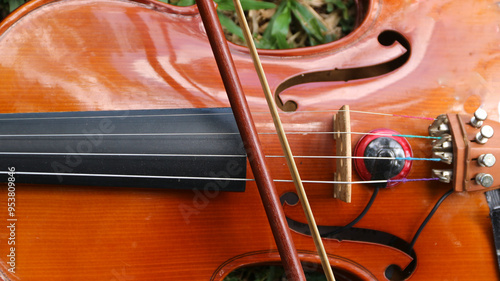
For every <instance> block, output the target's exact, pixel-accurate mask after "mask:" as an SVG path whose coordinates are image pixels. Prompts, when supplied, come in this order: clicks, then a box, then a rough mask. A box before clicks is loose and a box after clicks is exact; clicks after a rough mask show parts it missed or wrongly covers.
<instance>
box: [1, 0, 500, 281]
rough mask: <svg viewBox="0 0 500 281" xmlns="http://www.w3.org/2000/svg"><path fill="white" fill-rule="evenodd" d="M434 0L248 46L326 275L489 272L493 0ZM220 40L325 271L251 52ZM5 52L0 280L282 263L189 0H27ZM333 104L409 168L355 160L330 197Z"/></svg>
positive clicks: (412, 276) (161, 273)
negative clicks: (319, 35)
mask: <svg viewBox="0 0 500 281" xmlns="http://www.w3.org/2000/svg"><path fill="white" fill-rule="evenodd" d="M434 2H435V1H434ZM434 2H432V1H425V2H414V3H409V2H408V3H406V2H404V3H403V2H401V1H393V0H386V1H378V0H370V1H368V0H366V1H359V3H358V5H359V8H358V11H361V12H362V15H363V16H362V18H363V20H362V21H361V23H360V24H359V26H358V27H357V28H356V29H355V30H354V31H353V32H352V33H351V34H349V35H348V36H346V37H345V38H342V39H341V40H338V41H335V42H332V43H329V44H325V45H320V46H315V47H308V48H303V49H291V50H282V51H273V50H260V51H259V53H260V55H261V60H262V64H263V68H264V69H265V70H266V74H267V77H268V80H269V83H270V87H271V90H272V92H273V94H274V99H275V101H276V103H277V105H278V107H279V108H280V110H281V113H280V115H281V118H282V121H283V125H284V129H285V131H286V133H287V134H288V139H289V142H290V146H291V148H292V150H293V152H294V155H295V157H296V158H295V162H296V164H297V166H298V170H299V172H300V174H301V177H302V178H303V179H304V185H305V189H306V191H307V194H308V198H309V201H310V203H311V208H312V210H313V212H314V216H315V220H316V222H317V224H318V228H319V231H320V233H321V235H322V241H323V244H324V247H325V250H326V252H327V254H328V259H329V262H330V264H331V266H332V268H333V271H334V273H335V275H336V278H337V280H405V279H408V280H429V279H431V280H444V279H450V280H496V279H498V277H499V272H498V262H497V257H496V246H495V236H494V232H493V227H492V218H493V217H494V215H490V212H491V214H494V212H493V211H492V210H493V209H491V210H490V204H491V201H492V199H491V197H494V195H492V194H491V193H489V192H490V191H491V190H493V189H495V188H496V187H498V184H497V183H496V182H497V181H498V180H497V179H496V177H497V173H495V171H496V169H497V168H496V167H497V166H498V164H496V165H495V164H491V163H494V161H493V162H492V157H491V156H490V155H492V156H493V158H494V157H495V156H497V157H498V153H497V152H496V151H497V150H498V141H496V139H495V138H496V136H495V133H493V135H492V134H491V131H493V132H494V131H498V130H499V129H500V128H499V127H498V122H497V120H498V118H499V116H498V109H497V105H498V102H499V100H500V96H499V95H498V94H497V91H498V90H499V88H500V85H499V84H498V82H497V79H496V78H495V75H496V74H497V73H499V72H500V61H499V59H498V56H497V55H496V53H495V51H497V49H498V30H497V29H498V21H497V19H498V7H497V6H496V4H495V3H494V2H493V1H487V0H480V1H477V0H474V1H473V0H470V1H453V2H446V3H445V2H443V3H434ZM230 50H231V55H232V58H233V60H234V63H235V65H236V67H237V71H238V74H239V76H240V79H241V82H242V85H243V89H244V92H245V95H246V99H247V100H248V103H249V106H250V109H251V113H252V117H253V119H254V122H255V126H256V128H257V130H258V132H259V138H260V141H261V142H262V144H263V152H264V154H265V155H266V156H267V157H266V160H267V161H268V162H269V164H270V165H269V166H270V172H271V174H272V176H273V179H274V180H275V181H276V182H275V185H276V189H277V192H278V194H279V196H280V200H281V204H282V206H283V212H284V214H285V215H286V219H287V222H288V226H289V229H290V233H291V237H292V239H293V243H294V245H295V248H296V251H297V254H298V257H299V258H300V261H301V262H302V263H303V266H304V267H307V268H310V269H313V270H321V267H320V266H319V263H320V260H319V257H318V254H317V253H316V249H315V245H314V242H313V240H312V238H311V235H310V232H309V231H308V228H307V222H306V218H305V215H304V213H303V211H302V208H301V207H300V204H298V202H297V196H296V194H295V188H294V186H293V183H291V182H290V174H289V172H288V168H287V167H286V164H285V159H284V158H283V157H282V155H283V153H282V151H281V148H280V144H279V142H278V139H277V136H276V132H275V131H274V129H273V125H272V124H273V121H272V119H271V117H270V116H269V114H268V113H267V111H266V108H267V105H266V102H265V99H264V97H263V96H262V91H261V89H260V83H259V81H258V78H257V75H256V74H255V72H254V69H253V64H252V61H251V58H250V55H249V53H248V51H247V50H246V49H245V48H244V47H241V46H237V45H233V44H230ZM0 54H2V55H1V57H0V73H1V76H0V77H1V78H0V79H1V83H0V94H1V95H2V100H1V102H0V112H1V113H2V115H0V122H1V124H2V126H0V127H1V132H2V133H1V135H0V139H1V143H2V147H3V148H2V151H1V152H0V154H2V157H1V158H2V159H1V161H0V162H2V164H3V166H2V167H1V168H0V171H1V173H0V174H1V176H2V177H3V178H2V181H3V183H0V197H1V198H2V199H1V200H2V202H4V204H3V206H4V209H3V210H2V211H0V222H3V224H4V227H2V228H3V230H2V231H0V260H1V262H0V271H1V275H2V278H3V279H5V280H68V279H71V280H89V279H91V280H165V279H169V280H183V279H184V280H186V279H188V280H223V279H224V277H226V276H227V275H228V274H229V273H230V272H232V271H233V270H235V269H238V268H242V267H246V266H252V265H260V264H280V263H281V258H280V255H279V253H278V250H277V248H276V242H275V240H274V238H273V234H272V232H271V228H270V226H269V223H268V219H267V216H266V213H265V211H264V207H263V204H262V203H261V199H260V196H259V192H258V190H257V186H256V183H255V182H254V181H253V179H254V174H253V172H252V171H251V169H250V168H248V163H247V160H246V158H245V153H244V150H243V149H242V141H241V139H240V138H239V137H238V134H237V129H236V127H235V123H234V120H233V119H232V117H231V116H232V115H231V110H230V109H227V108H228V107H229V102H228V98H227V94H226V91H225V89H224V86H223V82H224V81H222V78H221V77H220V76H219V72H218V70H217V65H216V62H215V59H214V56H213V54H212V50H211V48H210V45H209V42H208V39H207V34H206V32H205V29H204V28H203V23H202V21H201V18H200V15H199V13H198V9H197V8H196V6H192V7H174V6H170V5H168V4H163V3H160V2H156V1H154V0H142V1H117V0H88V1H75V0H65V1H52V0H33V1H31V2H29V3H27V4H25V5H24V6H21V7H20V8H19V9H18V10H16V11H15V12H14V13H12V14H10V15H9V16H8V17H7V18H6V19H5V20H4V21H3V22H2V23H1V24H0ZM344 105H348V107H349V109H350V118H349V122H348V124H349V127H350V133H349V135H350V137H351V140H350V142H349V143H343V145H344V146H345V147H349V148H352V150H353V156H354V157H357V156H358V155H361V156H359V157H361V158H360V159H363V158H364V157H366V156H365V155H366V153H365V152H366V151H367V150H370V144H371V142H372V141H373V140H370V141H368V142H367V141H366V139H367V138H369V137H370V136H371V137H372V138H373V139H379V140H381V141H382V142H385V141H386V142H391V140H385V138H388V139H392V140H394V141H395V142H397V143H398V145H401V144H402V143H405V145H404V146H405V147H407V148H406V150H405V149H403V150H404V152H403V156H402V157H400V156H394V155H392V154H391V153H393V152H394V151H393V150H387V149H386V146H384V145H385V144H383V143H382V150H383V153H382V154H380V153H378V154H377V153H376V155H378V156H377V157H379V156H380V157H385V156H387V155H386V154H387V153H388V154H389V156H390V157H391V159H390V160H389V161H382V160H377V159H375V160H374V161H375V162H373V161H372V166H375V168H374V169H375V170H376V171H377V172H376V173H377V174H379V173H380V174H382V176H381V177H382V178H384V177H387V176H386V175H384V173H385V172H386V171H387V169H386V168H384V167H383V165H382V166H381V165H379V164H380V163H385V164H387V162H391V163H393V162H398V163H404V164H403V165H405V166H408V165H406V163H408V164H411V165H409V166H410V167H407V168H405V169H402V170H404V175H401V176H399V177H397V176H398V175H399V174H398V175H396V176H394V175H392V174H391V176H390V178H389V179H388V180H389V181H392V183H391V184H390V185H391V186H389V183H388V182H387V181H386V183H385V184H384V183H382V184H381V185H380V183H378V184H379V185H377V184H374V182H371V181H374V180H380V179H379V178H373V177H371V178H369V179H365V178H364V177H363V174H365V172H369V173H371V172H373V171H375V170H373V169H370V168H367V167H365V168H366V169H363V168H360V165H361V166H362V165H363V164H365V165H366V166H369V164H366V163H369V162H370V161H367V160H368V159H363V161H359V160H357V159H355V158H352V160H353V161H352V162H353V167H352V169H350V170H349V171H350V172H352V186H351V194H350V199H349V200H345V201H348V202H345V201H342V200H340V198H339V197H342V196H343V195H338V194H337V195H338V196H337V198H335V196H334V194H335V193H336V192H335V185H336V183H335V181H336V175H335V174H336V173H338V172H339V170H340V167H339V166H340V165H339V164H337V161H336V158H334V157H335V156H338V155H340V152H339V150H340V148H338V147H337V143H338V142H341V141H339V138H337V137H335V136H334V132H337V133H338V134H340V133H344V132H345V131H342V132H340V131H339V130H338V128H337V127H338V126H334V121H333V118H334V116H336V117H335V118H336V119H337V118H338V116H339V115H338V114H339V113H341V112H344V109H343V110H340V111H339V109H340V108H341V107H342V106H344ZM478 108H480V109H481V110H479V111H478ZM483 110H484V111H485V112H486V113H487V118H486V119H485V118H483V117H484V114H483V112H482V111H483ZM170 117H175V119H170ZM186 117H187V119H189V121H186V120H185V119H184V118H186ZM337 120H338V119H337ZM480 122H482V123H481V124H479V123H480ZM196 125H197V127H198V128H196V129H193V127H196ZM487 126H488V127H487ZM483 128H487V129H483ZM489 128H491V130H490V129H489ZM374 130H384V131H383V133H377V132H380V131H375V133H373V131H374ZM387 130H389V131H391V133H388V132H387ZM377 134H380V135H377ZM388 134H391V136H388ZM417 136H418V137H417ZM419 136H425V137H422V138H420V137H419ZM384 137H385V138H384ZM484 141H485V143H484V144H482V143H481V142H484ZM173 143H175V145H174V144H173ZM211 145H214V147H212V146H211ZM396 146H397V145H396ZM401 146H403V145H401ZM357 148H358V150H356V149H357ZM360 149H361V150H360ZM358 153H359V154H358ZM394 153H396V152H394ZM398 153H399V152H398ZM146 154H147V155H146ZM410 154H411V155H410ZM221 155H223V156H225V157H221ZM228 155H232V156H234V157H233V158H234V159H229V160H228V159H225V158H229V157H226V156H228ZM232 156H231V157H232ZM396 157H399V158H397V159H396ZM431 158H432V159H435V158H439V161H434V160H430V161H428V160H425V159H431ZM236 159H238V160H237V162H234V161H236ZM479 159H480V160H479ZM233 160H234V161H233ZM372 160H373V159H372ZM377 161H378V162H377ZM380 161H382V162H380ZM356 162H361V164H359V163H358V164H356ZM54 163H57V164H54ZM373 163H375V164H373ZM381 167H382V168H381ZM200 173H201V175H200ZM230 176H231V177H230ZM210 177H211V178H210ZM233 177H234V178H236V179H239V180H233V179H232V178H233ZM394 178H396V179H394ZM414 179H415V180H414ZM417 179H432V180H417ZM382 180H385V178H384V179H382ZM446 181H449V182H446ZM396 183H397V184H396ZM450 190H452V191H450ZM493 191H494V190H493ZM374 193H376V196H377V197H376V198H375V199H374V200H371V198H373V197H374V196H373V195H374ZM370 202H371V203H370ZM437 203H438V204H437ZM367 205H370V206H371V207H370V208H369V210H367V211H366V212H365V214H364V215H363V216H362V217H360V214H362V213H364V212H363V211H364V210H365V209H366V207H367ZM436 207H438V208H436ZM431 212H432V213H433V214H432V216H429V215H430V213H431ZM356 218H360V219H359V220H358V221H357V222H355V224H353V225H351V226H349V224H351V223H352V222H353V220H355V219H356ZM426 218H429V219H426ZM423 222H425V223H423ZM346 226H348V227H346ZM421 226H425V227H423V228H422V227H421ZM417 238H418V239H417Z"/></svg>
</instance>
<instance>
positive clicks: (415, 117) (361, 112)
mask: <svg viewBox="0 0 500 281" xmlns="http://www.w3.org/2000/svg"><path fill="white" fill-rule="evenodd" d="M345 111H346V110H343V109H331V110H301V111H293V112H286V111H285V112H281V113H282V114H291V113H336V112H345ZM349 112H350V113H360V114H369V115H380V116H389V117H400V118H409V119H422V120H431V121H434V120H436V118H432V117H422V116H412V115H403V114H392V113H382V112H372V111H362V110H349ZM252 113H256V114H265V113H267V112H265V111H262V112H252Z"/></svg>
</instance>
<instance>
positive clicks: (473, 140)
mask: <svg viewBox="0 0 500 281" xmlns="http://www.w3.org/2000/svg"><path fill="white" fill-rule="evenodd" d="M487 116H488V115H487V113H486V111H485V110H484V109H482V108H479V109H477V110H476V111H475V113H474V116H472V118H468V117H467V116H465V115H459V114H446V115H440V116H439V117H438V118H437V119H436V121H434V123H433V124H432V125H431V126H430V127H429V135H431V136H435V137H441V139H440V140H436V141H434V142H433V154H434V156H436V157H439V158H441V159H442V161H443V162H445V163H447V164H453V169H435V170H433V173H434V175H436V176H438V177H439V179H440V181H442V182H453V189H454V190H455V191H458V192H460V191H476V190H483V189H487V188H490V187H492V186H494V176H496V177H498V173H499V171H498V168H496V167H495V162H496V157H495V155H497V156H498V144H499V143H498V139H496V138H493V136H494V131H495V129H497V130H498V129H499V124H498V123H497V122H494V121H491V120H490V121H487V120H486V118H487ZM467 120H470V121H467Z"/></svg>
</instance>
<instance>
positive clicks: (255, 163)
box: [196, 0, 306, 281]
mask: <svg viewBox="0 0 500 281" xmlns="http://www.w3.org/2000/svg"><path fill="white" fill-rule="evenodd" d="M196 4H197V6H198V10H199V11H200V16H201V19H202V21H203V25H204V26H205V30H206V31H207V36H208V39H209V41H210V45H211V47H212V51H213V53H214V56H215V60H216V62H217V66H218V67H219V72H220V74H221V78H222V81H223V83H224V87H225V89H226V92H227V95H228V98H229V102H230V104H231V108H232V109H233V113H234V117H235V119H236V123H237V125H238V129H239V131H240V134H241V137H242V139H243V142H244V144H245V149H246V151H247V154H248V161H249V163H250V167H251V168H252V171H253V173H254V175H255V181H256V183H257V187H258V189H259V193H260V196H261V199H262V203H263V205H264V208H265V210H266V214H267V218H268V220H269V224H270V226H271V230H272V232H273V235H274V240H275V241H276V246H277V247H278V251H279V253H280V256H281V259H282V261H283V263H284V267H285V272H286V275H287V278H288V279H289V280H303V281H305V280H306V278H305V276H304V272H303V270H302V266H301V264H300V260H299V257H298V254H297V251H296V249H295V245H294V243H293V240H292V238H291V234H290V230H289V228H288V224H287V222H286V218H285V213H284V212H283V209H282V206H281V204H280V202H279V197H278V193H277V192H276V187H275V186H274V182H273V180H272V178H271V175H270V173H269V169H268V165H267V163H266V161H265V156H264V153H263V152H262V146H261V144H260V141H259V138H258V135H257V129H256V128H255V125H254V123H253V119H252V116H251V114H250V109H249V107H248V104H247V101H246V98H245V96H244V94H243V88H242V86H241V83H240V80H239V78H238V74H237V72H236V67H235V65H234V62H233V60H232V57H231V55H230V52H229V47H228V45H227V42H226V39H225V37H224V32H223V31H222V27H221V26H220V23H219V19H218V17H217V12H216V11H215V6H214V3H213V2H212V0H196Z"/></svg>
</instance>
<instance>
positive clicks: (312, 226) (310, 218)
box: [233, 0, 335, 281]
mask: <svg viewBox="0 0 500 281" xmlns="http://www.w3.org/2000/svg"><path fill="white" fill-rule="evenodd" d="M233 2H234V6H235V8H236V14H237V15H238V20H239V22H240V26H241V29H242V31H243V35H244V37H245V41H246V43H247V46H248V49H249V50H250V54H251V56H252V60H253V64H254V67H255V70H256V71H257V75H258V76H259V80H260V84H261V86H262V90H263V91H264V95H265V97H266V101H267V105H268V106H269V111H270V112H271V115H272V117H273V121H274V127H275V128H276V132H277V133H278V137H279V140H280V143H281V147H282V149H283V152H284V153H285V159H286V162H287V164H288V168H289V169H290V173H291V174H292V179H293V182H294V184H295V189H296V190H297V195H298V197H299V199H300V202H301V204H302V209H303V210H304V213H305V215H306V219H307V224H308V225H309V230H310V231H311V236H312V238H313V240H314V244H315V246H316V249H317V251H318V254H319V257H320V259H321V265H322V267H323V271H324V272H325V275H326V277H327V279H328V280H329V281H335V277H334V276H333V272H332V267H331V266H330V262H329V261H328V256H327V254H326V251H325V247H324V246H323V242H322V241H321V236H320V234H319V230H318V226H317V225H316V221H315V220H314V215H313V213H312V210H311V206H310V205H309V200H308V199H307V195H306V191H305V190H304V186H303V185H302V180H301V179H300V175H299V170H298V169H297V165H296V164H295V161H294V159H293V154H292V150H291V149H290V145H289V144H288V140H287V138H286V135H285V131H284V130H283V125H282V124H281V120H280V117H279V113H278V110H277V108H276V104H275V103H274V99H273V96H272V93H271V89H270V88H269V84H268V83H267V79H266V75H265V73H264V69H263V68H262V64H261V63H260V59H259V54H258V53H257V49H256V48H255V44H254V42H253V38H252V35H251V33H250V28H248V24H247V21H246V18H245V14H244V13H243V8H242V7H241V3H240V1H239V0H233Z"/></svg>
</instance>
